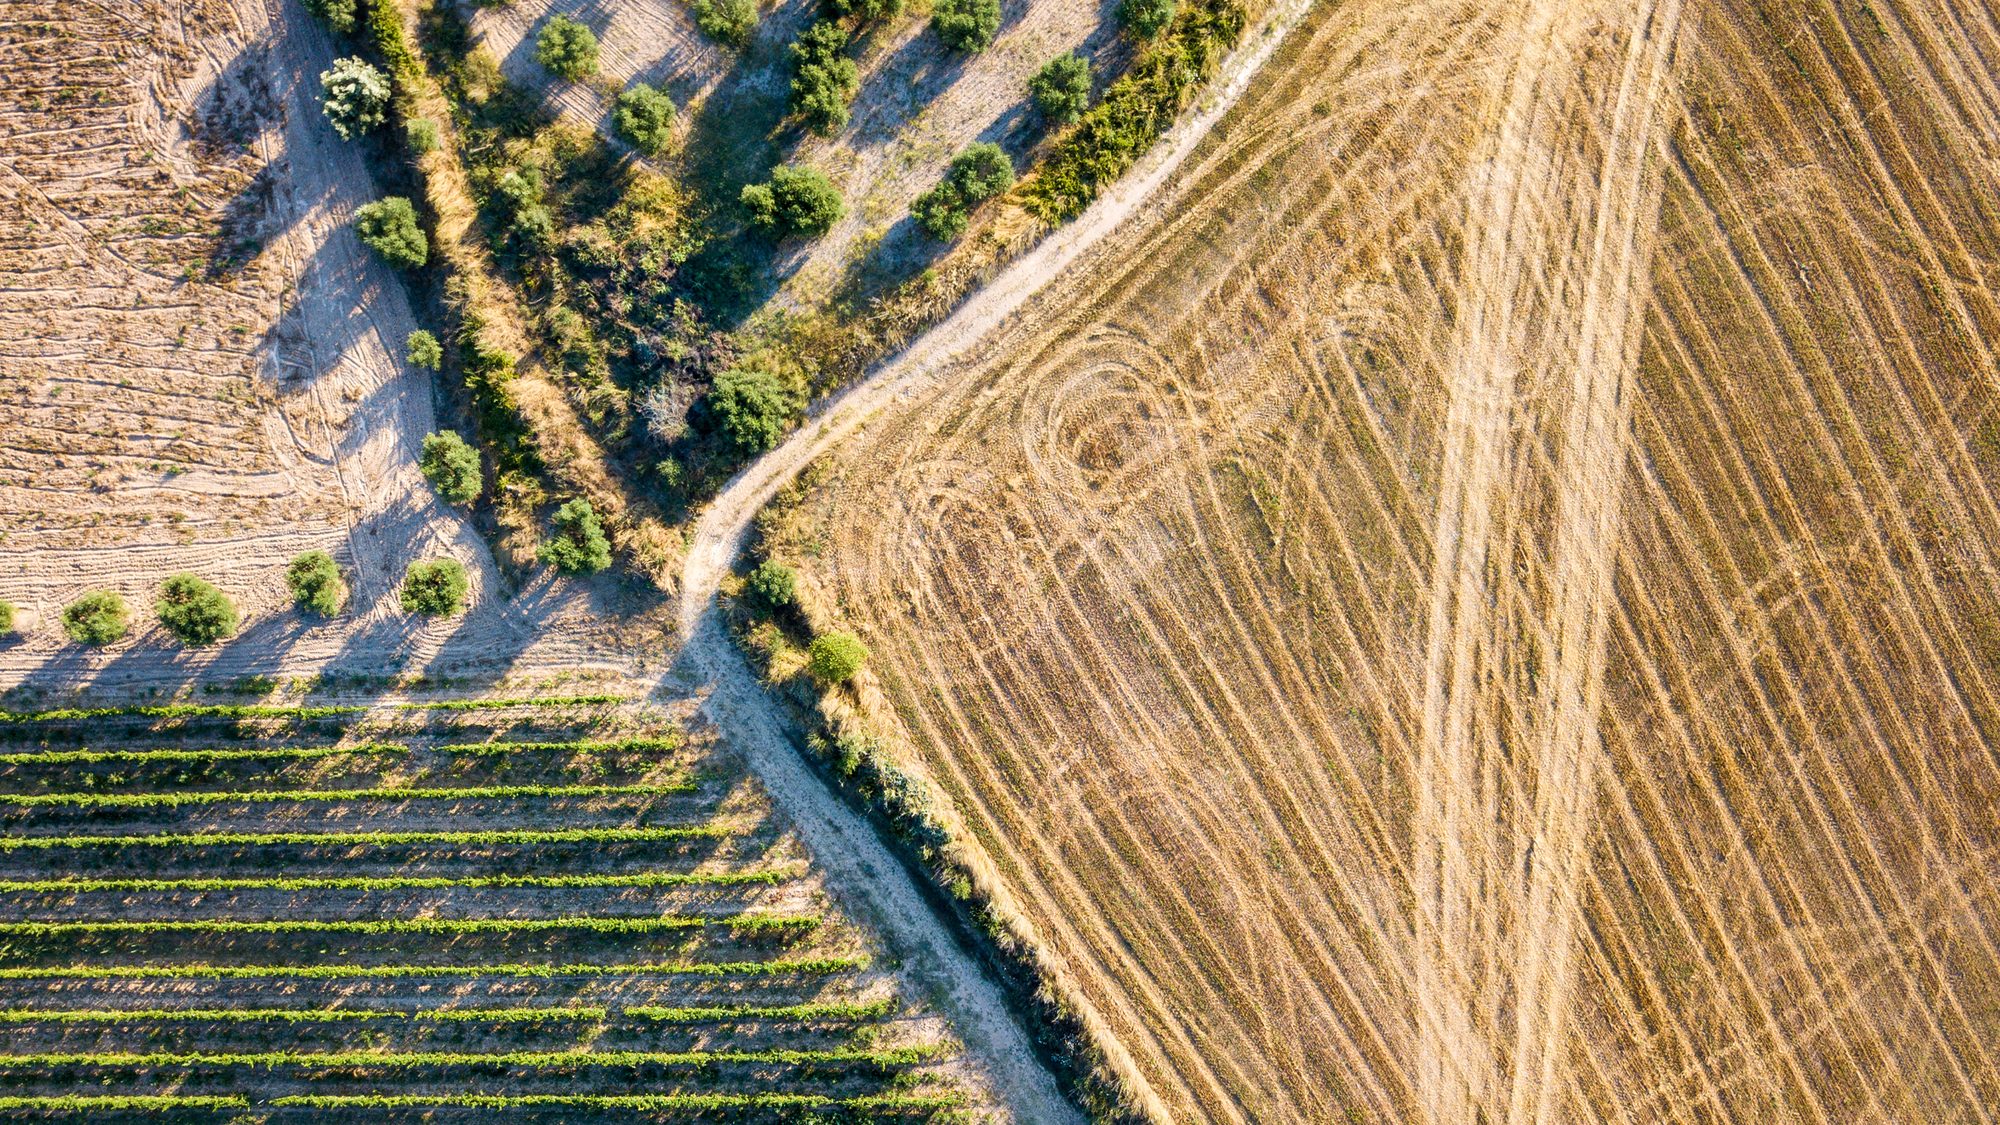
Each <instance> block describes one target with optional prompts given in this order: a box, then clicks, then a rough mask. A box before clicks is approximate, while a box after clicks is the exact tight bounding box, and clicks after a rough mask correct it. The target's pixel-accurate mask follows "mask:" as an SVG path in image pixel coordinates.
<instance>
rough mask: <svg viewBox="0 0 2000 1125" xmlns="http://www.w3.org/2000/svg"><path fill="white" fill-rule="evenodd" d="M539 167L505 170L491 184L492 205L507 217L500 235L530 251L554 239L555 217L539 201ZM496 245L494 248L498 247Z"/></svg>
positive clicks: (540, 179) (540, 187)
mask: <svg viewBox="0 0 2000 1125" xmlns="http://www.w3.org/2000/svg"><path fill="white" fill-rule="evenodd" d="M542 200H543V191H542V170H541V169H540V168H537V167H535V166H534V165H532V164H531V165H528V166H527V167H524V168H519V169H509V170H508V171H507V172H506V173H505V174H504V175H502V176H501V177H500V179H499V181H498V182H497V183H495V184H494V185H493V204H494V206H495V207H497V208H499V209H500V211H501V213H503V214H505V215H506V216H507V226H506V229H505V231H504V232H503V234H502V236H501V238H502V240H503V243H502V244H504V240H507V239H511V240H512V241H513V242H514V243H515V244H516V245H517V246H519V247H521V248H523V249H525V250H530V251H539V250H545V249H547V248H548V247H549V245H550V244H551V243H552V242H553V240H554V238H555V229H556V221H555V216H553V215H551V214H550V213H549V209H548V207H547V206H545V205H544V204H543V202H542ZM498 248H499V246H496V247H495V249H498Z"/></svg>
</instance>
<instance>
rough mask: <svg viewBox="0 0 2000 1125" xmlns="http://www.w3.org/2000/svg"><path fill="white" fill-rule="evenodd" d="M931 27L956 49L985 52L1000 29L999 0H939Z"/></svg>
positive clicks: (932, 11) (932, 12) (946, 43)
mask: <svg viewBox="0 0 2000 1125" xmlns="http://www.w3.org/2000/svg"><path fill="white" fill-rule="evenodd" d="M931 26H932V27H934V28H936V29H937V33H938V38H940V39H942V40H944V45H945V46H947V47H950V48H951V49H952V50H954V51H983V50H985V49H986V48H987V47H989V46H991V45H992V43H993V36H994V35H995V34H997V33H998V32H999V30H1000V0H937V5H936V6H935V7H933V8H932V9H931Z"/></svg>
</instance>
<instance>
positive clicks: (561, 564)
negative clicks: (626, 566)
mask: <svg viewBox="0 0 2000 1125" xmlns="http://www.w3.org/2000/svg"><path fill="white" fill-rule="evenodd" d="M536 555H537V557H539V558H540V559H541V560H542V562H543V563H545V564H547V565H549V566H552V567H555V568H556V569H557V570H560V571H565V572H567V573H570V574H594V573H596V572H597V571H600V570H603V569H604V568H605V567H608V566H610V565H611V542H610V540H608V539H606V538H605V537H604V524H603V522H602V521H600V520H599V519H598V518H597V512H596V511H594V510H593V509H592V508H591V506H590V501H588V500H585V499H583V498H582V497H578V498H576V499H574V500H571V501H570V502H569V503H567V504H564V505H563V506H562V507H560V508H557V509H556V534H555V535H553V536H551V537H549V538H548V539H545V540H543V541H542V546H541V549H540V550H539V551H537V552H536Z"/></svg>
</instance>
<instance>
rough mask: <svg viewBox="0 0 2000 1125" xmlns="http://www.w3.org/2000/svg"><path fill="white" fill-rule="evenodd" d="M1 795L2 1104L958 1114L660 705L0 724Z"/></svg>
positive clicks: (927, 1021) (884, 1116) (934, 1042)
mask: <svg viewBox="0 0 2000 1125" xmlns="http://www.w3.org/2000/svg"><path fill="white" fill-rule="evenodd" d="M246 715H254V716H255V717H245V716H246ZM0 816H3V817H4V818H5V831H4V833H0V897H4V898H5V899H6V901H7V908H6V910H5V912H4V921H0V1109H5V1110H33V1109H42V1110H53V1109H81V1110H91V1111H95V1112H99V1113H106V1112H121V1111H136V1110H139V1109H145V1110H148V1111H159V1110H176V1111H179V1113H180V1116H181V1117H183V1118H186V1117H222V1116H227V1115H230V1114H232V1113H237V1112H241V1111H244V1110H251V1111H255V1112H257V1113H259V1114H260V1115H264V1114H268V1115H269V1119H272V1120H307V1119H321V1120H323V1119H325V1117H326V1115H327V1114H329V1113H334V1112H339V1113H342V1114H344V1115H350V1116H351V1115H360V1114H365V1115H366V1116H367V1118H368V1119H370V1120H401V1119H411V1120H414V1119H428V1117H429V1116H430V1115H433V1114H435V1113H436V1112H438V1111H441V1110H452V1109H454V1108H457V1109H459V1110H460V1111H465V1110H485V1111H488V1112H492V1111H497V1110H503V1109H504V1110H508V1111H511V1112H514V1113H527V1114H529V1115H530V1116H533V1117H543V1116H546V1115H551V1114H553V1115H559V1116H560V1117H561V1119H563V1120H570V1121H580V1120H631V1119H633V1118H634V1116H635V1115H636V1116H639V1117H642V1118H657V1117H671V1118H675V1119H685V1118H688V1117H691V1116H698V1115H700V1114H703V1113H705V1112H709V1111H715V1112H725V1113H727V1114H729V1115H730V1116H729V1117H728V1119H729V1120H755V1121H766V1120H848V1119H854V1118H865V1119H869V1120H903V1121H918V1120H936V1119H941V1118H956V1117H957V1115H959V1114H961V1113H965V1112H971V1111H974V1110H977V1109H978V1108H979V1106H980V1105H981V1104H982V1103H981V1101H980V1100H979V1099H978V1097H977V1096H976V1086H969V1085H968V1084H967V1083H966V1082H965V1081H963V1080H962V1079H961V1077H960V1076H959V1075H958V1074H957V1070H958V1064H957V1063H956V1061H955V1060H956V1056H957V1050H956V1047H955V1045H954V1044H953V1043H952V1041H951V1040H950V1039H949V1038H947V1037H946V1035H945V1033H944V1030H943V1026H942V1023H941V1021H939V1020H938V1019H937V1018H935V1017H932V1016H927V1015H924V1014H922V1013H921V1012H918V1011H915V1010H913V1009H912V1008H911V1006H910V1005H909V1003H908V1002H907V1001H906V999H905V998H904V997H903V996H901V995H900V994H899V992H898V989H897V986H896V984H895V982H894V979H893V978H892V977H891V976H890V975H888V973H886V972H885V971H883V969H882V968H879V967H878V961H879V954H878V952H877V951H876V950H875V949H874V948H873V947H872V946H871V944H870V942H869V941H868V939H867V938H866V937H865V936H864V935H863V934H862V933H861V932H860V931H859V930H857V929H855V928H854V927H853V926H851V925H850V924H849V923H848V922H847V921H846V920H845V919H844V918H843V917H842V915H841V914H840V913H839V911H838V910H837V909H836V908H834V907H833V906H832V905H831V903H830V902H829V900H828V898H827V895H826V893H825V891H824V889H823V888H822V887H821V885H820V883H819V880H818V878H817V877H816V875H815V874H814V871H813V869H812V866H811V864H810V863H809V862H808V860H807V858H806V857H805V855H804V853H803V851H802V850H801V848H800V846H799V844H798V842H797V840H796V838H795V837H793V836H792V835H791V834H790V833H789V832H788V831H787V830H786V829H785V827H784V826H783V825H782V824H781V823H780V822H778V821H777V820H776V819H774V817H773V815H772V813H771V810H770V808H769V806H768V804H767V802H766V800H765V798H764V797H763V794H762V792H761V791H760V790H759V789H758V787H757V786H756V784H755V783H754V782H751V781H750V780H749V779H748V778H747V777H746V776H745V775H744V773H743V771H742V766H741V763H740V762H738V761H736V760H734V759H732V758H730V757H728V756H726V755H724V754H721V753H719V752H718V751H717V750H716V748H715V746H714V743H713V739H712V736H699V737H689V736H687V735H684V734H683V733H682V732H681V730H680V728H679V726H678V724H677V723H676V721H675V719H674V717H673V716H671V715H668V714H666V713H663V712H659V711H656V710H653V709H649V708H643V707H635V706H631V705H620V704H617V703H616V702H597V703H583V704H577V703H565V702H563V701H562V700H559V699H558V700H551V701H543V702H539V703H538V702H521V703H516V704H510V705H485V704H482V705H481V706H478V707H476V708H464V707H452V708H448V709H435V708H432V707H429V706H425V705H423V704H418V705H416V706H389V707H382V706H363V707H355V708H350V709H345V710H343V709H341V708H333V709H331V713H328V711H325V710H316V709H314V708H311V707H304V708H301V707H292V706H273V707H270V708H267V709H265V710H262V711H257V710H256V709H246V708H231V707H226V706H220V707H208V708H205V709H204V708H185V707H184V708H179V709H172V710H170V711H169V712H168V713H164V714H162V713H159V712H155V713H153V714H134V713H112V714H101V715H88V714H79V713H77V712H73V711H57V712H51V713H47V714H44V715H41V716H35V717H26V718H23V717H19V716H18V715H17V716H13V717H10V718H8V720H7V721H5V722H4V723H0Z"/></svg>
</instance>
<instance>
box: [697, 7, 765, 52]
mask: <svg viewBox="0 0 2000 1125" xmlns="http://www.w3.org/2000/svg"><path fill="white" fill-rule="evenodd" d="M692 6H693V8H694V24H695V26H696V27H699V28H701V33H702V34H703V35H706V36H708V37H709V38H710V39H713V40H715V41H716V42H717V43H720V44H722V45H723V46H725V47H735V48H737V49H738V50H741V49H742V48H744V47H747V46H749V45H750V35H751V33H752V32H754V31H756V30H757V0H694V4H693V5H692Z"/></svg>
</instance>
